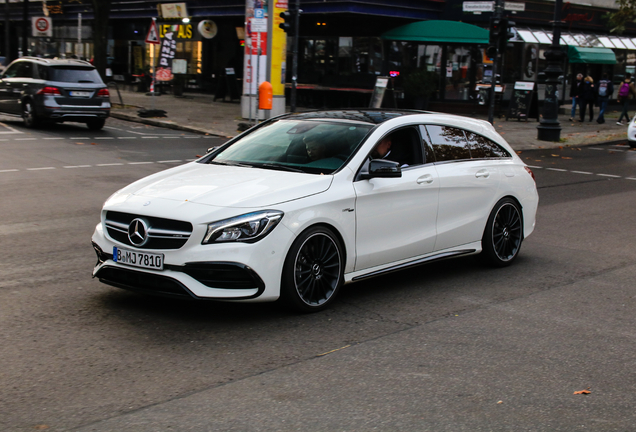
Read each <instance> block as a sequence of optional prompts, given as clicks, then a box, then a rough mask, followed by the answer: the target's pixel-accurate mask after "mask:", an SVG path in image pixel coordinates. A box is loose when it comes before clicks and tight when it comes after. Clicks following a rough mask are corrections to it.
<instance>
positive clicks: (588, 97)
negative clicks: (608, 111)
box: [579, 75, 596, 122]
mask: <svg viewBox="0 0 636 432" xmlns="http://www.w3.org/2000/svg"><path fill="white" fill-rule="evenodd" d="M579 97H580V98H581V99H582V102H581V112H580V113H579V114H580V115H581V120H580V121H581V122H583V121H585V107H587V106H589V107H590V121H592V120H593V119H594V100H595V99H596V88H595V87H594V79H592V77H591V76H589V75H588V76H586V77H585V78H584V79H583V92H582V93H581V95H580V96H579Z"/></svg>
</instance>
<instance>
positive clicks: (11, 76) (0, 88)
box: [0, 62, 22, 114]
mask: <svg viewBox="0 0 636 432" xmlns="http://www.w3.org/2000/svg"><path fill="white" fill-rule="evenodd" d="M21 63H22V62H18V63H13V64H12V65H11V66H9V67H8V68H7V70H6V71H4V74H2V78H1V79H0V112H3V113H11V114H16V112H15V104H16V100H17V98H18V96H17V95H19V90H17V87H16V86H15V85H16V78H15V77H16V76H17V74H18V70H19V68H20V65H21ZM16 94H17V95H16Z"/></svg>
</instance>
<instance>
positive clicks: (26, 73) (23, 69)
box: [16, 61, 33, 78]
mask: <svg viewBox="0 0 636 432" xmlns="http://www.w3.org/2000/svg"><path fill="white" fill-rule="evenodd" d="M18 65H19V66H20V67H19V68H18V73H17V74H16V77H20V78H33V64H31V62H28V61H23V62H20V63H18Z"/></svg>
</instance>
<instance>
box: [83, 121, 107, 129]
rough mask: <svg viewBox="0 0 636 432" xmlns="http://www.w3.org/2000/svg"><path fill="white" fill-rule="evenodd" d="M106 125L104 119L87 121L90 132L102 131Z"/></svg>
mask: <svg viewBox="0 0 636 432" xmlns="http://www.w3.org/2000/svg"><path fill="white" fill-rule="evenodd" d="M104 123H106V120H104V119H94V120H89V121H87V122H86V126H88V128H89V129H90V130H100V129H101V128H103V127H104Z"/></svg>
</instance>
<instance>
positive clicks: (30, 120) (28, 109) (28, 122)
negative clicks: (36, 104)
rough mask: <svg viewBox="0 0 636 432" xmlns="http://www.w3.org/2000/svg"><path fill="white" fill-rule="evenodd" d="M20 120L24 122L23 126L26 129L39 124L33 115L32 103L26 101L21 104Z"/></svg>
mask: <svg viewBox="0 0 636 432" xmlns="http://www.w3.org/2000/svg"><path fill="white" fill-rule="evenodd" d="M22 120H24V125H25V126H26V127H28V128H34V127H37V126H38V124H39V119H38V117H37V115H36V114H35V109H34V108H33V102H31V101H30V100H27V101H25V102H24V103H23V104H22Z"/></svg>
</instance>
